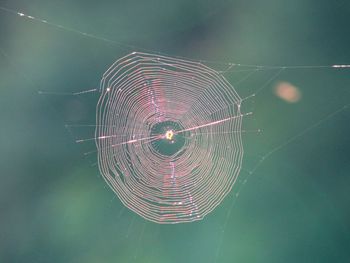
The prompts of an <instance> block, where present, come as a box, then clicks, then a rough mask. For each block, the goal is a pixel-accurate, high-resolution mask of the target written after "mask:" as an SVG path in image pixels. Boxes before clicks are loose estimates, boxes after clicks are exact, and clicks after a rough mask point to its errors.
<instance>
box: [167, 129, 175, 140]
mask: <svg viewBox="0 0 350 263" xmlns="http://www.w3.org/2000/svg"><path fill="white" fill-rule="evenodd" d="M173 137H174V132H173V130H168V131H166V133H165V139H167V140H168V141H171V140H172V139H173Z"/></svg>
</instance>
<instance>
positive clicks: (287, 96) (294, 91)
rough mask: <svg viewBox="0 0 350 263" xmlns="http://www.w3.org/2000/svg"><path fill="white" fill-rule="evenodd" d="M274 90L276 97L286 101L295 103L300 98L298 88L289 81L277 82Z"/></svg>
mask: <svg viewBox="0 0 350 263" xmlns="http://www.w3.org/2000/svg"><path fill="white" fill-rule="evenodd" d="M274 91H275V95H276V96H277V97H279V98H281V99H282V100H284V101H286V102H288V103H296V102H298V101H299V100H300V99H301V92H300V90H299V89H298V88H297V87H296V86H294V85H293V84H291V83H289V82H284V81H283V82H278V83H277V84H276V86H275V89H274Z"/></svg>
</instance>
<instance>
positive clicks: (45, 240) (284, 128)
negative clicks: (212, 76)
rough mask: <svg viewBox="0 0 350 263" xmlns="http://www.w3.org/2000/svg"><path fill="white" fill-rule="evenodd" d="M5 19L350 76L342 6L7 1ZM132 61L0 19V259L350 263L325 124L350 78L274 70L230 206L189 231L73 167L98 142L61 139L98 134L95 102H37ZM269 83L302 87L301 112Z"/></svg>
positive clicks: (336, 134)
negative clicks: (147, 213) (155, 217)
mask: <svg viewBox="0 0 350 263" xmlns="http://www.w3.org/2000/svg"><path fill="white" fill-rule="evenodd" d="M0 6H1V7H6V8H9V9H13V10H16V11H18V12H23V13H25V14H28V15H32V16H34V17H38V18H40V19H46V20H47V21H49V22H51V23H54V24H60V25H63V26H65V27H66V28H73V29H77V30H79V31H82V32H88V33H90V34H92V35H95V36H100V37H104V38H106V39H111V40H115V41H117V42H120V43H127V44H129V45H134V46H137V47H139V48H142V49H147V50H153V51H156V52H163V53H166V54H169V55H170V56H179V57H188V58H192V59H196V60H210V61H212V60H215V61H223V62H234V63H242V64H253V65H291V66H293V65H332V64H350V54H349V46H350V43H349V42H350V28H349V16H350V2H349V1H346V0H343V1H340V0H339V1H304V0H295V1H286V0H285V1H280V0H279V1H278V0H266V1H259V0H253V1H243V0H241V1H185V0H177V1H174V0H173V1H170V0H167V1H166V0H163V1H161V0H158V1H111V0H110V1H100V2H96V1H17V0H11V1H0ZM134 50H138V49H137V48H136V49H133V48H130V47H125V46H122V45H118V44H113V43H110V42H106V41H101V40H98V39H93V38H91V37H84V36H82V35H80V34H76V33H74V32H70V31H68V30H62V29H58V28H56V27H52V26H49V25H47V24H44V23H38V22H36V21H33V20H29V19H26V18H24V17H19V16H18V15H14V14H11V13H9V12H4V11H3V10H0V51H1V53H0V107H1V111H0V120H1V128H0V157H1V158H0V168H1V170H0V179H1V180H0V262H85V263H89V262H154V263H156V262H269V263H271V262H348V261H349V258H350V252H349V248H350V229H349V222H350V213H349V202H350V192H349V186H350V148H349V146H350V139H349V138H350V137H349V134H350V122H349V120H350V118H349V113H350V111H349V109H344V110H341V111H339V112H338V113H337V114H336V115H332V116H330V115H329V114H331V113H333V112H335V111H337V110H338V109H341V108H342V107H343V106H344V105H347V104H349V99H350V90H349V87H350V69H338V70H336V69H330V68H326V69H293V70H292V69H289V70H288V69H287V70H284V71H283V72H282V73H281V74H280V75H279V76H278V78H277V79H276V80H275V81H274V82H272V83H270V84H269V85H268V86H266V87H265V88H264V89H263V90H262V91H261V92H260V93H259V94H258V95H257V96H256V97H255V98H254V99H253V100H251V101H247V104H246V105H247V106H246V107H247V109H246V110H247V111H248V110H253V111H254V114H253V117H251V118H247V119H246V120H245V121H244V127H243V128H244V129H246V130H250V129H262V130H263V133H261V134H257V133H244V134H243V140H244V146H245V159H244V164H243V169H242V172H241V175H240V180H239V182H237V184H236V185H235V187H234V189H233V191H232V193H231V194H230V195H229V196H228V197H227V198H226V199H225V201H224V202H223V203H222V204H221V205H220V206H218V207H217V208H216V209H215V210H214V211H213V212H212V213H211V214H210V215H208V216H207V217H206V218H205V219H204V220H202V221H200V222H196V223H190V224H178V225H157V224H154V223H151V222H147V221H145V220H144V219H142V218H140V217H139V216H137V215H136V214H134V213H133V212H131V211H129V210H128V209H126V208H124V207H123V206H122V204H121V203H120V201H119V200H118V199H117V198H116V197H115V195H114V194H113V193H112V191H111V190H110V189H108V188H107V187H106V184H105V183H104V181H103V179H102V178H101V176H100V175H99V172H98V168H97V167H96V165H94V163H95V162H96V160H95V156H94V155H89V156H87V157H84V155H83V153H84V152H86V151H89V150H93V149H94V148H93V147H94V145H93V143H91V144H84V145H77V144H75V139H77V138H88V137H89V136H90V137H91V136H93V129H87V128H84V129H78V128H77V129H70V130H67V129H66V128H65V124H67V123H68V124H74V123H76V124H79V123H85V124H86V123H92V124H93V123H94V117H95V115H94V114H95V104H96V101H97V97H96V94H95V95H93V94H90V95H86V96H79V97H69V96H44V95H38V91H39V90H46V91H59V92H76V91H81V90H87V89H92V88H95V87H97V86H98V85H99V81H100V78H101V76H102V74H103V72H104V71H105V70H106V69H107V68H108V67H109V66H110V65H111V64H112V63H113V62H114V61H115V60H116V59H117V58H119V57H121V56H124V55H126V54H128V53H130V52H132V51H134ZM141 51H142V50H141ZM208 65H209V66H212V67H218V65H217V64H210V63H208ZM273 74H274V72H269V71H266V72H262V73H261V74H256V75H252V76H251V77H250V78H249V79H247V81H244V82H241V83H238V84H237V85H235V83H237V82H238V81H239V79H241V78H242V77H244V74H243V73H242V74H230V73H227V74H226V75H225V76H226V77H227V78H228V79H229V80H230V82H231V83H232V84H233V85H234V86H235V88H236V90H237V92H238V93H239V94H240V95H241V97H246V96H248V95H250V94H251V93H253V92H254V91H255V90H257V89H259V88H260V87H261V85H264V83H266V80H267V79H269V78H270V77H271V76H273ZM277 81H287V82H290V83H292V84H293V85H295V86H296V87H298V88H299V90H300V92H301V94H302V97H301V100H300V101H299V102H297V103H294V104H289V103H286V102H285V101H283V100H281V99H280V98H278V97H277V96H275V94H274V93H273V85H274V83H275V82H277ZM327 116H328V118H327ZM325 118H327V119H325ZM320 120H325V121H323V122H321V123H320V124H319V125H317V126H315V127H314V126H313V125H314V124H315V123H318V122H319V121H320ZM312 127H314V128H312ZM308 128H310V130H307V132H306V133H304V134H302V135H301V136H298V134H300V132H303V131H305V130H306V129H308ZM290 138H294V139H293V140H291V141H289V139H290ZM278 146H282V147H281V148H279V149H278V150H277V151H276V152H274V153H273V154H272V155H270V156H269V158H267V159H266V160H264V161H263V162H262V163H261V165H260V166H259V167H258V169H257V170H256V171H255V172H254V173H253V175H251V176H248V173H247V171H249V170H251V169H253V168H254V166H255V165H256V163H257V162H258V161H259V159H260V158H261V156H263V155H264V154H266V153H268V152H270V151H271V150H272V149H274V148H275V147H278ZM245 181H246V183H245ZM237 193H239V196H238V197H237V196H236V194H237ZM232 205H233V206H232ZM231 207H232V209H231ZM230 209H231V210H230ZM228 212H229V216H228Z"/></svg>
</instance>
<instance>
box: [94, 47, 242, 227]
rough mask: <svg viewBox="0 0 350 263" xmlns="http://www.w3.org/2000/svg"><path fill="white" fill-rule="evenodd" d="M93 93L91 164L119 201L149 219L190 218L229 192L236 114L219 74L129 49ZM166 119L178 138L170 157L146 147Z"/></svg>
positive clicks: (236, 165) (237, 142) (238, 158)
mask: <svg viewBox="0 0 350 263" xmlns="http://www.w3.org/2000/svg"><path fill="white" fill-rule="evenodd" d="M100 92H101V97H100V99H99V101H98V104H97V111H96V120H97V123H96V134H95V138H96V146H97V150H98V165H99V169H100V172H101V174H102V176H103V178H104V179H105V180H106V182H107V183H108V185H109V186H110V187H111V188H112V189H113V191H114V192H115V193H116V194H117V195H118V197H119V198H120V200H121V201H122V202H123V203H124V205H125V206H127V207H128V208H129V209H131V210H133V211H134V212H136V213H137V214H139V215H140V216H142V217H144V218H145V219H148V220H150V221H153V222H157V223H180V222H191V221H195V220H200V219H202V218H203V217H204V216H205V215H207V214H208V213H210V212H211V211H212V210H213V209H214V208H215V207H216V206H217V205H218V204H219V203H220V202H221V201H222V200H223V198H224V197H225V196H226V195H227V194H228V193H229V191H230V190H231V188H232V186H233V185H234V183H235V181H236V179H237V176H238V174H239V172H240V169H241V164H242V157H243V147H242V139H241V125H242V118H243V116H244V115H243V114H241V112H240V104H241V101H242V100H241V98H240V97H239V96H238V94H237V93H236V91H235V90H234V88H233V87H232V86H231V85H230V84H229V83H228V82H227V81H226V80H225V78H224V77H223V76H222V75H221V74H219V73H217V72H216V71H214V70H212V69H210V68H208V67H206V66H204V65H203V64H201V63H198V62H191V61H186V60H182V59H175V58H170V57H165V56H158V55H152V54H146V53H137V52H134V53H131V54H129V55H127V56H125V57H123V58H121V59H119V60H117V61H116V62H115V63H114V64H113V65H112V66H111V67H110V68H109V69H108V70H107V71H106V72H105V74H104V75H103V78H102V81H101V87H100ZM167 122H171V123H176V124H178V127H177V129H174V131H173V132H174V137H181V138H183V139H184V143H183V146H182V147H179V149H178V151H176V152H175V153H172V154H171V155H166V154H163V153H162V151H160V150H158V149H157V148H155V147H154V146H152V143H153V142H155V141H164V140H166V138H165V136H164V135H162V134H160V135H152V133H151V129H152V127H154V126H155V125H157V124H162V123H167ZM179 127H181V128H179ZM171 143H175V145H176V143H177V142H176V141H174V142H171Z"/></svg>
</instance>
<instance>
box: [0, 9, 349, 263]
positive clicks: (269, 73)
mask: <svg viewBox="0 0 350 263" xmlns="http://www.w3.org/2000/svg"><path fill="white" fill-rule="evenodd" d="M0 9H2V10H5V11H7V12H12V13H14V14H15V15H17V16H20V17H22V18H25V19H29V20H34V21H36V22H40V23H44V24H47V25H50V26H53V27H57V28H60V29H62V30H65V31H72V32H74V33H77V34H79V35H83V36H85V37H87V38H93V39H97V40H101V41H104V42H108V43H111V44H116V45H118V46H119V47H121V48H123V49H124V50H127V51H133V50H138V51H147V52H152V53H157V54H159V55H161V54H162V53H159V52H154V51H150V50H147V49H146V50H145V49H142V48H137V47H134V46H132V45H125V44H122V43H119V42H116V41H113V40H110V39H106V38H103V37H99V36H96V35H92V34H89V33H85V32H82V31H79V30H76V29H72V28H69V27H65V26H62V25H59V24H55V23H51V22H48V21H46V20H43V19H40V18H36V17H33V16H30V15H27V14H24V13H21V12H17V11H13V10H10V9H6V8H3V7H1V8H0ZM3 53H4V52H3ZM4 55H5V56H6V53H4ZM162 55H168V54H162ZM179 59H187V58H181V57H180V58H179ZM9 60H11V58H9ZM200 62H201V63H205V64H208V65H215V67H216V70H217V72H220V73H221V74H223V75H224V76H226V77H227V78H228V79H229V80H230V82H231V80H232V79H234V80H235V81H233V82H232V83H233V85H234V86H235V87H236V86H237V87H238V91H242V90H243V91H245V92H246V93H247V94H246V96H245V97H243V100H246V101H247V102H248V103H247V104H248V105H249V104H250V106H251V107H255V109H254V110H252V111H253V113H254V114H253V115H255V113H256V112H259V105H256V104H257V103H256V104H255V103H253V102H252V101H253V100H256V99H257V97H260V96H261V97H262V96H263V95H261V93H262V92H263V91H265V90H266V89H268V88H270V85H272V83H273V82H274V81H275V80H276V79H277V78H278V77H280V76H281V74H283V73H284V72H285V71H286V70H302V71H303V72H304V70H306V69H320V70H325V71H329V70H342V69H346V68H348V67H349V66H348V65H340V64H339V65H329V66H297V67H294V66H293V67H290V66H277V67H272V66H261V65H242V64H236V63H226V62H215V61H200ZM254 82H255V83H254ZM256 82H257V83H259V84H256ZM252 83H254V84H252ZM244 85H246V86H249V87H253V88H251V90H250V91H248V92H247V89H245V88H244ZM97 92H98V89H97V88H93V89H88V90H77V91H76V92H73V93H72V92H66V93H62V92H60V91H57V92H55V91H48V90H46V89H45V90H42V91H41V92H40V93H41V94H47V95H68V96H70V95H72V96H74V97H79V99H80V98H81V96H90V95H92V96H95V95H96V93H97ZM55 93H56V94H55ZM241 93H242V94H243V92H241ZM241 93H240V94H241ZM258 95H259V96H258ZM95 98H96V96H95ZM84 99H85V98H81V100H83V101H84ZM88 100H89V99H88ZM337 106H339V105H337ZM347 108H348V104H344V105H341V107H336V109H335V110H332V111H328V112H326V113H325V114H324V115H323V117H321V118H319V119H317V120H314V121H313V122H311V123H310V124H308V125H306V126H305V128H303V129H300V130H299V131H296V132H295V133H294V134H293V135H292V136H291V137H289V138H286V139H284V140H283V141H282V142H278V143H274V144H272V145H275V146H272V147H266V148H267V149H268V150H267V151H265V152H263V153H262V154H260V156H259V157H257V159H256V160H253V161H251V164H246V165H245V166H243V171H242V173H244V171H245V173H246V175H245V176H242V178H241V179H240V180H239V182H240V185H239V187H238V189H236V191H234V193H232V195H233V196H234V197H233V200H234V201H232V200H230V205H229V206H228V207H229V208H228V209H227V211H226V216H225V222H224V223H223V224H222V225H221V226H220V230H221V231H222V233H221V232H220V234H219V238H218V239H217V240H218V242H217V243H218V245H217V252H216V259H218V258H220V253H221V247H222V242H223V239H224V237H225V229H226V228H227V225H228V223H229V221H230V218H231V214H232V210H233V208H232V207H233V206H232V205H233V204H234V203H235V202H236V200H237V198H236V197H237V196H238V195H239V194H240V191H241V189H242V186H243V185H245V184H246V182H247V179H248V178H249V176H251V175H253V174H255V173H256V172H257V171H258V169H259V167H260V166H262V165H263V164H264V162H265V161H266V160H267V159H268V158H270V156H273V154H275V153H276V152H278V151H280V150H281V149H283V148H285V147H288V146H289V145H290V144H292V143H294V142H295V141H297V140H298V139H299V138H301V137H302V136H304V135H305V134H306V133H308V132H311V131H312V130H314V129H316V128H318V127H320V126H321V124H323V123H325V122H327V121H328V120H330V119H332V118H334V117H335V116H336V115H337V114H338V113H341V112H344V111H346V110H347ZM245 110H246V109H245ZM246 112H250V111H248V110H247V111H246ZM255 118H257V117H255ZM221 120H222V119H221ZM252 122H253V125H255V126H256V123H255V124H254V122H258V121H256V120H254V121H252ZM89 125H91V127H90V128H89V127H88V126H89ZM97 125H98V127H100V126H101V127H102V126H103V125H104V124H101V125H100V124H97ZM250 125H251V124H250ZM246 126H247V128H244V129H243V130H242V133H243V135H244V134H248V136H249V139H248V140H250V139H251V138H252V137H251V135H253V136H254V137H258V138H259V136H257V134H260V127H263V128H265V127H264V125H258V127H257V128H256V127H255V128H253V129H249V123H248V124H247V125H246ZM66 127H67V128H68V129H69V130H70V131H72V130H74V129H77V130H78V131H76V130H74V131H73V134H74V137H76V134H79V136H78V137H79V138H77V142H79V143H82V142H89V141H90V142H91V139H92V140H95V139H96V138H98V137H100V135H99V136H98V137H95V136H91V132H93V131H94V129H95V128H96V125H95V124H71V123H69V124H67V125H66ZM84 132H86V133H87V136H84V135H80V134H83V133H84ZM206 133H208V134H210V136H215V131H212V130H210V131H206ZM218 133H221V134H222V133H223V132H222V131H219V132H218ZM250 133H251V134H250ZM89 134H90V135H89ZM244 136H245V135H244ZM85 138H88V139H85ZM87 147H90V146H87ZM248 152H249V150H248ZM250 152H253V151H250ZM95 153H96V152H95V151H94V150H92V152H91V149H90V152H87V153H86V155H89V156H90V155H94V154H95ZM255 155H256V154H255ZM92 159H93V158H92ZM168 168H169V167H168ZM240 177H241V175H240ZM231 204H232V205H231ZM125 212H126V210H125V209H124V208H122V209H121V210H120V215H119V216H120V218H122V217H123V214H124V213H125ZM136 222H138V223H139V224H137V223H136ZM126 224H127V225H128V228H127V231H126V238H129V237H130V236H131V235H132V234H134V235H137V236H138V242H139V243H141V242H142V239H143V236H144V234H145V231H147V226H149V225H147V223H145V222H143V221H138V219H137V217H136V216H132V220H131V222H126ZM157 229H158V231H159V228H157ZM136 233H137V234H136ZM152 234H153V235H156V234H157V232H155V233H152ZM138 247H140V246H138ZM138 253H139V252H136V253H135V255H136V257H137V255H138ZM154 253H156V252H154Z"/></svg>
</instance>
